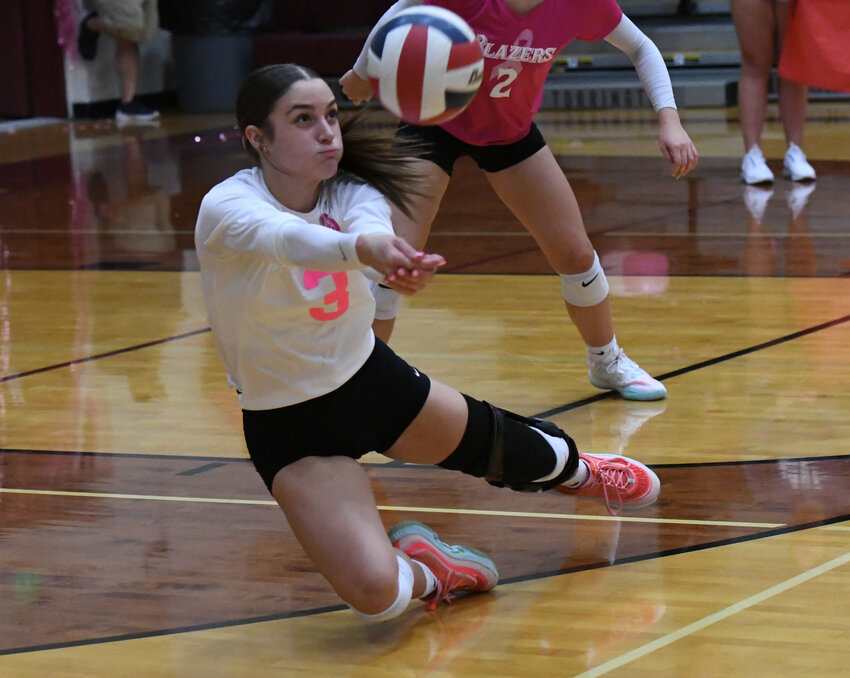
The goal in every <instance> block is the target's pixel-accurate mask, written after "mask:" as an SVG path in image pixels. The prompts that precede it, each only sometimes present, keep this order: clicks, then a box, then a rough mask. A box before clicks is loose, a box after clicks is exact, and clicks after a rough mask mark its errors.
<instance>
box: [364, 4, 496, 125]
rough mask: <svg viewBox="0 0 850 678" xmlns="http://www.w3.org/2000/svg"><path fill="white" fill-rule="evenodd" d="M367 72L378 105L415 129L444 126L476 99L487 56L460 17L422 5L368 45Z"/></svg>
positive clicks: (389, 24) (398, 16) (383, 29)
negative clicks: (423, 126)
mask: <svg viewBox="0 0 850 678" xmlns="http://www.w3.org/2000/svg"><path fill="white" fill-rule="evenodd" d="M366 72H367V75H368V77H369V82H370V83H371V85H372V91H373V92H374V93H375V96H376V97H377V99H378V101H380V102H381V105H382V106H383V107H384V108H386V109H387V110H388V111H389V112H390V113H392V114H393V115H394V116H396V117H397V118H401V119H402V120H404V121H405V122H409V123H411V124H413V125H439V124H440V123H444V122H446V121H448V120H451V119H452V118H453V117H455V116H456V115H458V114H459V113H461V112H462V111H463V110H464V109H465V108H466V107H467V106H468V105H469V103H470V102H471V101H472V99H473V98H474V97H475V94H476V93H477V92H478V88H479V87H480V85H481V80H482V74H483V72H484V54H483V52H482V51H481V45H480V44H479V43H478V39H477V38H476V37H475V32H474V31H473V30H472V29H471V28H470V27H469V24H467V23H466V22H465V21H464V20H463V19H461V18H460V17H459V16H458V15H457V14H455V13H454V12H451V11H449V10H447V9H443V8H442V7H432V6H429V5H423V6H419V7H411V8H409V9H405V10H402V11H401V12H399V13H398V14H396V15H395V16H394V17H393V18H392V19H390V20H389V21H388V22H387V23H386V24H384V25H383V26H381V27H380V28H379V29H378V31H377V32H376V33H375V36H374V37H373V38H372V41H371V42H370V43H369V52H368V58H367V62H366Z"/></svg>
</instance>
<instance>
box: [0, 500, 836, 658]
mask: <svg viewBox="0 0 850 678" xmlns="http://www.w3.org/2000/svg"><path fill="white" fill-rule="evenodd" d="M847 520H850V514H847V515H842V516H835V517H833V518H827V519H824V520H818V521H815V522H811V523H805V524H803V525H793V526H787V527H781V528H776V529H772V530H766V531H765V532H758V533H755V534H749V535H743V536H740V537H730V538H728V539H718V540H716V541H710V542H705V543H702V544H694V545H692V546H682V547H678V548H673V549H667V550H665V551H656V552H654V553H645V554H641V555H637V556H630V557H628V558H620V559H617V560H614V561H613V562H610V563H608V562H600V563H591V564H588V565H581V566H577V567H568V568H563V569H558V570H551V571H549V572H536V573H534V574H529V575H520V576H517V577H510V578H508V579H502V580H500V581H499V585H505V584H516V583H520V582H528V581H535V580H538V579H547V578H549V577H557V576H560V575H564V574H575V573H577V572H585V571H589V570H600V569H603V568H608V567H615V566H618V565H627V564H630V563H638V562H642V561H646V560H656V559H658V558H666V557H669V556H676V555H681V554H684V553H693V552H696V551H704V550H707V549H711V548H717V547H720V546H729V545H731V544H742V543H745V542H748V541H756V540H758V539H765V538H767V537H776V536H780V535H785V534H793V533H794V532H802V531H803V530H810V529H813V528H816V527H823V526H825V525H832V524H834V523H841V522H845V521H847ZM346 607H347V606H346V605H330V606H326V607H317V608H312V609H309V610H297V611H293V612H281V613H280V614H270V615H264V616H261V617H248V618H244V619H230V620H225V621H220V622H210V623H207V624H195V625H190V626H180V627H176V628H173V629H159V630H157V631H144V632H139V633H127V634H123V635H117V636H104V637H102V638H89V639H86V640H73V641H68V642H65V643H46V644H43V645H30V646H25V647H15V648H9V649H5V650H0V656H5V655H12V654H23V653H26V652H40V651H43V650H59V649H64V648H69V647H82V646H86V645H102V644H105V643H117V642H121V641H127V640H139V639H142V638H157V637H162V636H174V635H178V634H183V633H193V632H195V631H211V630H214V629H222V628H229V627H233V626H243V625H247V624H260V623H263V622H270V621H282V620H285V619H296V618H298V617H312V616H316V615H319V614H325V613H327V612H337V611H340V610H344V609H346Z"/></svg>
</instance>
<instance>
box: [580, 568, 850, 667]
mask: <svg viewBox="0 0 850 678" xmlns="http://www.w3.org/2000/svg"><path fill="white" fill-rule="evenodd" d="M847 563H850V553H845V554H844V555H843V556H839V557H838V558H834V559H833V560H830V561H829V562H828V563H824V564H823V565H819V566H818V567H815V568H812V569H811V570H807V571H806V572H803V573H802V574H798V575H797V576H796V577H791V579H787V580H786V581H784V582H782V583H781V584H777V585H776V586H771V587H770V588H769V589H765V590H764V591H762V592H761V593H757V594H756V595H754V596H750V597H749V598H745V599H744V600H742V601H740V602H737V603H735V604H734V605H730V606H729V607H726V608H724V609H722V610H720V611H719V612H715V613H714V614H710V615H708V616H707V617H703V618H702V619H700V620H699V621H695V622H694V623H693V624H688V625H687V626H684V627H682V628H681V629H679V630H678V631H673V633H668V634H667V635H666V636H662V637H661V638H658V639H656V640H653V641H652V642H651V643H647V644H646V645H643V646H642V647H639V648H636V649H634V650H632V651H631V652H627V653H626V654H624V655H621V656H619V657H617V658H615V659H612V660H610V661H607V662H605V663H604V664H600V665H599V666H596V667H594V668H592V669H590V670H589V671H585V672H584V673H579V674H577V675H576V676H574V677H573V678H595V676H601V675H604V674H606V673H608V672H609V671H613V670H615V669H619V668H620V667H621V666H625V665H626V664H628V663H629V662H633V661H634V660H635V659H640V658H641V657H644V656H646V655H648V654H650V653H651V652H655V651H656V650H660V649H661V648H662V647H666V646H667V645H670V644H671V643H674V642H676V641H677V640H681V639H682V638H685V637H687V636H690V635H691V634H694V633H696V632H697V631H702V630H703V629H704V628H707V627H708V626H711V625H712V624H716V623H717V622H719V621H723V620H724V619H728V618H729V617H731V616H732V615H734V614H737V613H738V612H742V611H743V610H746V609H747V608H750V607H753V606H754V605H758V604H759V603H762V602H764V601H765V600H768V599H769V598H772V597H773V596H776V595H779V594H780V593H785V591H789V590H790V589H793V588H794V587H795V586H799V585H800V584H805V583H806V582H807V581H810V580H812V579H814V578H815V577H819V576H820V575H822V574H825V573H827V572H829V571H830V570H834V569H835V568H836V567H841V566H842V565H846V564H847Z"/></svg>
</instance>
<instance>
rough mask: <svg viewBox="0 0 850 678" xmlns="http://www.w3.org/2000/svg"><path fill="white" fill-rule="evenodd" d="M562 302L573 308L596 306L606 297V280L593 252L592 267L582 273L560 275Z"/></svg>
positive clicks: (597, 257)
mask: <svg viewBox="0 0 850 678" xmlns="http://www.w3.org/2000/svg"><path fill="white" fill-rule="evenodd" d="M559 275H560V276H561V292H562V294H563V295H564V300H565V301H566V302H567V303H568V304H572V305H573V306H596V304H599V303H602V302H603V301H605V297H607V296H608V278H606V277H605V271H603V270H602V265H601V264H600V263H599V256H598V255H597V254H596V252H595V251H594V253H593V265H592V266H591V267H590V269H589V270H587V271H585V272H584V273H570V274H565V273H560V274H559Z"/></svg>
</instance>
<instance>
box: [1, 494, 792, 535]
mask: <svg viewBox="0 0 850 678" xmlns="http://www.w3.org/2000/svg"><path fill="white" fill-rule="evenodd" d="M3 492H6V493H8V494H34V495H46V496H59V497H84V498H86V499H133V500H141V501H181V502H187V503H188V502H195V503H198V504H234V505H248V506H277V502H275V501H273V500H271V499H224V498H218V497H173V496H167V495H158V494H115V493H111V492H72V491H65V490H24V489H18V488H10V487H0V493H3ZM378 510H379V511H399V512H408V513H453V514H459V515H473V516H499V517H503V518H556V519H558V520H602V521H614V520H616V521H619V522H623V523H651V524H655V525H703V526H709V527H754V528H775V527H783V525H784V523H744V522H734V521H726V520H679V519H675V518H637V517H630V516H588V515H577V514H572V513H528V512H525V511H488V510H482V509H465V508H459V509H449V508H436V507H433V506H378Z"/></svg>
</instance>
